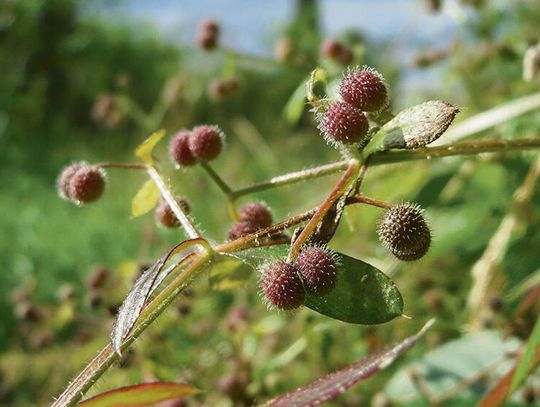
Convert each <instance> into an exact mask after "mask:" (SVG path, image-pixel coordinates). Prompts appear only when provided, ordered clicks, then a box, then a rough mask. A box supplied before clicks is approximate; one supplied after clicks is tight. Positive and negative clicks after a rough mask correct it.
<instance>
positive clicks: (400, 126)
mask: <svg viewBox="0 0 540 407" xmlns="http://www.w3.org/2000/svg"><path fill="white" fill-rule="evenodd" d="M458 112H459V109H458V108H457V107H456V106H454V105H451V104H449V103H446V102H443V101H440V100H430V101H428V102H425V103H421V104H419V105H416V106H413V107H410V108H408V109H405V110H402V111H401V112H399V113H398V115H397V116H396V117H394V118H393V119H392V120H390V121H389V122H388V123H386V124H385V125H384V126H383V127H381V129H380V130H379V131H378V132H377V133H376V134H375V135H374V136H373V138H372V139H371V140H370V142H369V143H368V145H367V146H366V148H365V149H364V155H365V156H366V157H367V156H368V155H370V154H372V153H374V152H377V151H384V150H389V149H391V148H406V149H411V148H419V147H424V146H426V145H428V144H430V143H432V142H434V141H435V140H437V139H438V138H439V137H440V136H441V135H442V134H443V133H444V132H445V131H446V129H448V126H450V124H451V123H452V121H453V120H454V117H455V116H456V114H457V113H458Z"/></svg>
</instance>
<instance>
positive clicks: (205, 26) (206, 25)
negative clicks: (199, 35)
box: [199, 20, 219, 35]
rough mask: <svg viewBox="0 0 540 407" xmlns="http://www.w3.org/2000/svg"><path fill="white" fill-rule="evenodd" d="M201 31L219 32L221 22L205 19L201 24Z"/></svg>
mask: <svg viewBox="0 0 540 407" xmlns="http://www.w3.org/2000/svg"><path fill="white" fill-rule="evenodd" d="M199 31H200V32H211V33H213V34H216V35H218V34H219V24H218V23H217V21H215V20H203V21H201V25H200V26H199Z"/></svg>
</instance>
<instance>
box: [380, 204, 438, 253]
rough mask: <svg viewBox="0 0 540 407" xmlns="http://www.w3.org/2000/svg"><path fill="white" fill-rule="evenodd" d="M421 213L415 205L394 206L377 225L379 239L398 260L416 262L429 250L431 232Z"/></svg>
mask: <svg viewBox="0 0 540 407" xmlns="http://www.w3.org/2000/svg"><path fill="white" fill-rule="evenodd" d="M422 212H423V211H422V209H421V208H420V207H419V206H418V205H415V204H411V203H403V204H399V205H395V206H393V207H391V208H390V209H388V210H387V211H386V214H385V215H384V218H383V220H382V221H381V223H380V224H379V238H380V239H381V241H382V242H383V244H384V245H385V246H386V247H388V248H389V249H390V250H391V251H392V253H393V254H394V255H395V256H396V257H397V258H398V259H400V260H404V261H414V260H418V259H420V258H422V257H423V256H424V255H425V254H426V253H427V252H428V250H429V247H430V245H431V231H430V230H429V226H428V224H427V223H426V220H425V219H424V216H423V215H422Z"/></svg>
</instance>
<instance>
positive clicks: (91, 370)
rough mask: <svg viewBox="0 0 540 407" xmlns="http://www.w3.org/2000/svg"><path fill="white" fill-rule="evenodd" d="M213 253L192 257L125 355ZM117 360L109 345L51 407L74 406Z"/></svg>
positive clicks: (151, 307) (149, 311)
mask: <svg viewBox="0 0 540 407" xmlns="http://www.w3.org/2000/svg"><path fill="white" fill-rule="evenodd" d="M210 258H211V253H206V254H197V255H195V256H193V258H192V260H191V263H189V265H188V266H187V267H186V269H184V270H183V271H182V272H181V273H180V274H179V275H178V276H176V277H175V278H174V280H173V281H172V282H171V283H169V284H167V286H166V287H165V288H164V289H163V290H162V291H161V292H160V293H159V294H158V295H157V296H156V297H155V298H154V299H153V300H152V301H151V302H150V303H149V304H148V305H147V306H146V307H145V308H144V310H143V311H142V312H141V315H140V317H139V319H138V320H137V323H136V325H135V326H134V328H133V330H132V332H131V333H130V334H129V336H128V337H127V338H126V339H125V340H124V342H123V343H122V346H121V349H122V351H123V350H125V349H127V348H128V347H129V345H131V344H132V343H133V341H134V340H135V339H136V338H137V337H138V336H139V335H140V334H141V333H142V332H143V331H144V330H145V329H146V328H147V327H148V325H150V324H151V323H152V322H153V321H154V320H155V319H156V318H157V317H158V316H159V315H160V314H161V313H162V312H163V311H164V310H165V309H166V308H167V306H168V305H169V304H170V303H171V302H173V300H174V299H175V298H176V297H177V296H178V294H179V293H180V292H181V291H182V290H183V289H184V288H185V287H187V285H188V284H189V282H190V281H192V280H193V279H194V278H196V277H197V276H198V275H199V272H201V271H202V270H204V267H203V266H204V265H205V264H206V263H207V261H208V260H209V259H210ZM117 358H118V354H117V353H116V352H115V351H114V350H113V348H112V346H111V344H110V343H108V344H107V345H105V347H104V348H103V349H101V351H100V352H99V353H98V354H97V356H96V357H95V358H94V359H93V360H92V361H91V362H90V363H88V365H86V367H85V368H84V369H83V370H82V371H81V372H80V373H79V374H78V375H77V376H76V377H75V379H73V381H71V383H70V384H69V385H68V387H67V388H66V389H65V390H64V392H63V393H62V394H61V395H60V396H59V397H58V398H57V399H56V400H55V401H54V403H53V404H52V407H65V406H74V405H75V404H76V403H77V402H78V401H79V400H80V399H81V398H82V396H83V395H84V394H85V393H86V391H87V390H88V389H89V388H90V387H91V386H92V385H93V384H94V383H95V382H96V380H97V379H99V377H100V376H101V375H102V374H103V373H104V372H105V371H106V370H107V368H108V367H109V366H111V365H112V364H113V362H114V361H115V360H116V359H117Z"/></svg>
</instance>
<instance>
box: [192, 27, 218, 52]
mask: <svg viewBox="0 0 540 407" xmlns="http://www.w3.org/2000/svg"><path fill="white" fill-rule="evenodd" d="M218 39H219V25H218V24H217V22H215V21H213V20H205V21H203V22H202V23H201V25H200V26H199V33H198V34H197V45H198V46H199V48H202V49H203V50H205V51H211V50H213V49H214V48H215V47H216V45H217V43H218Z"/></svg>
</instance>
